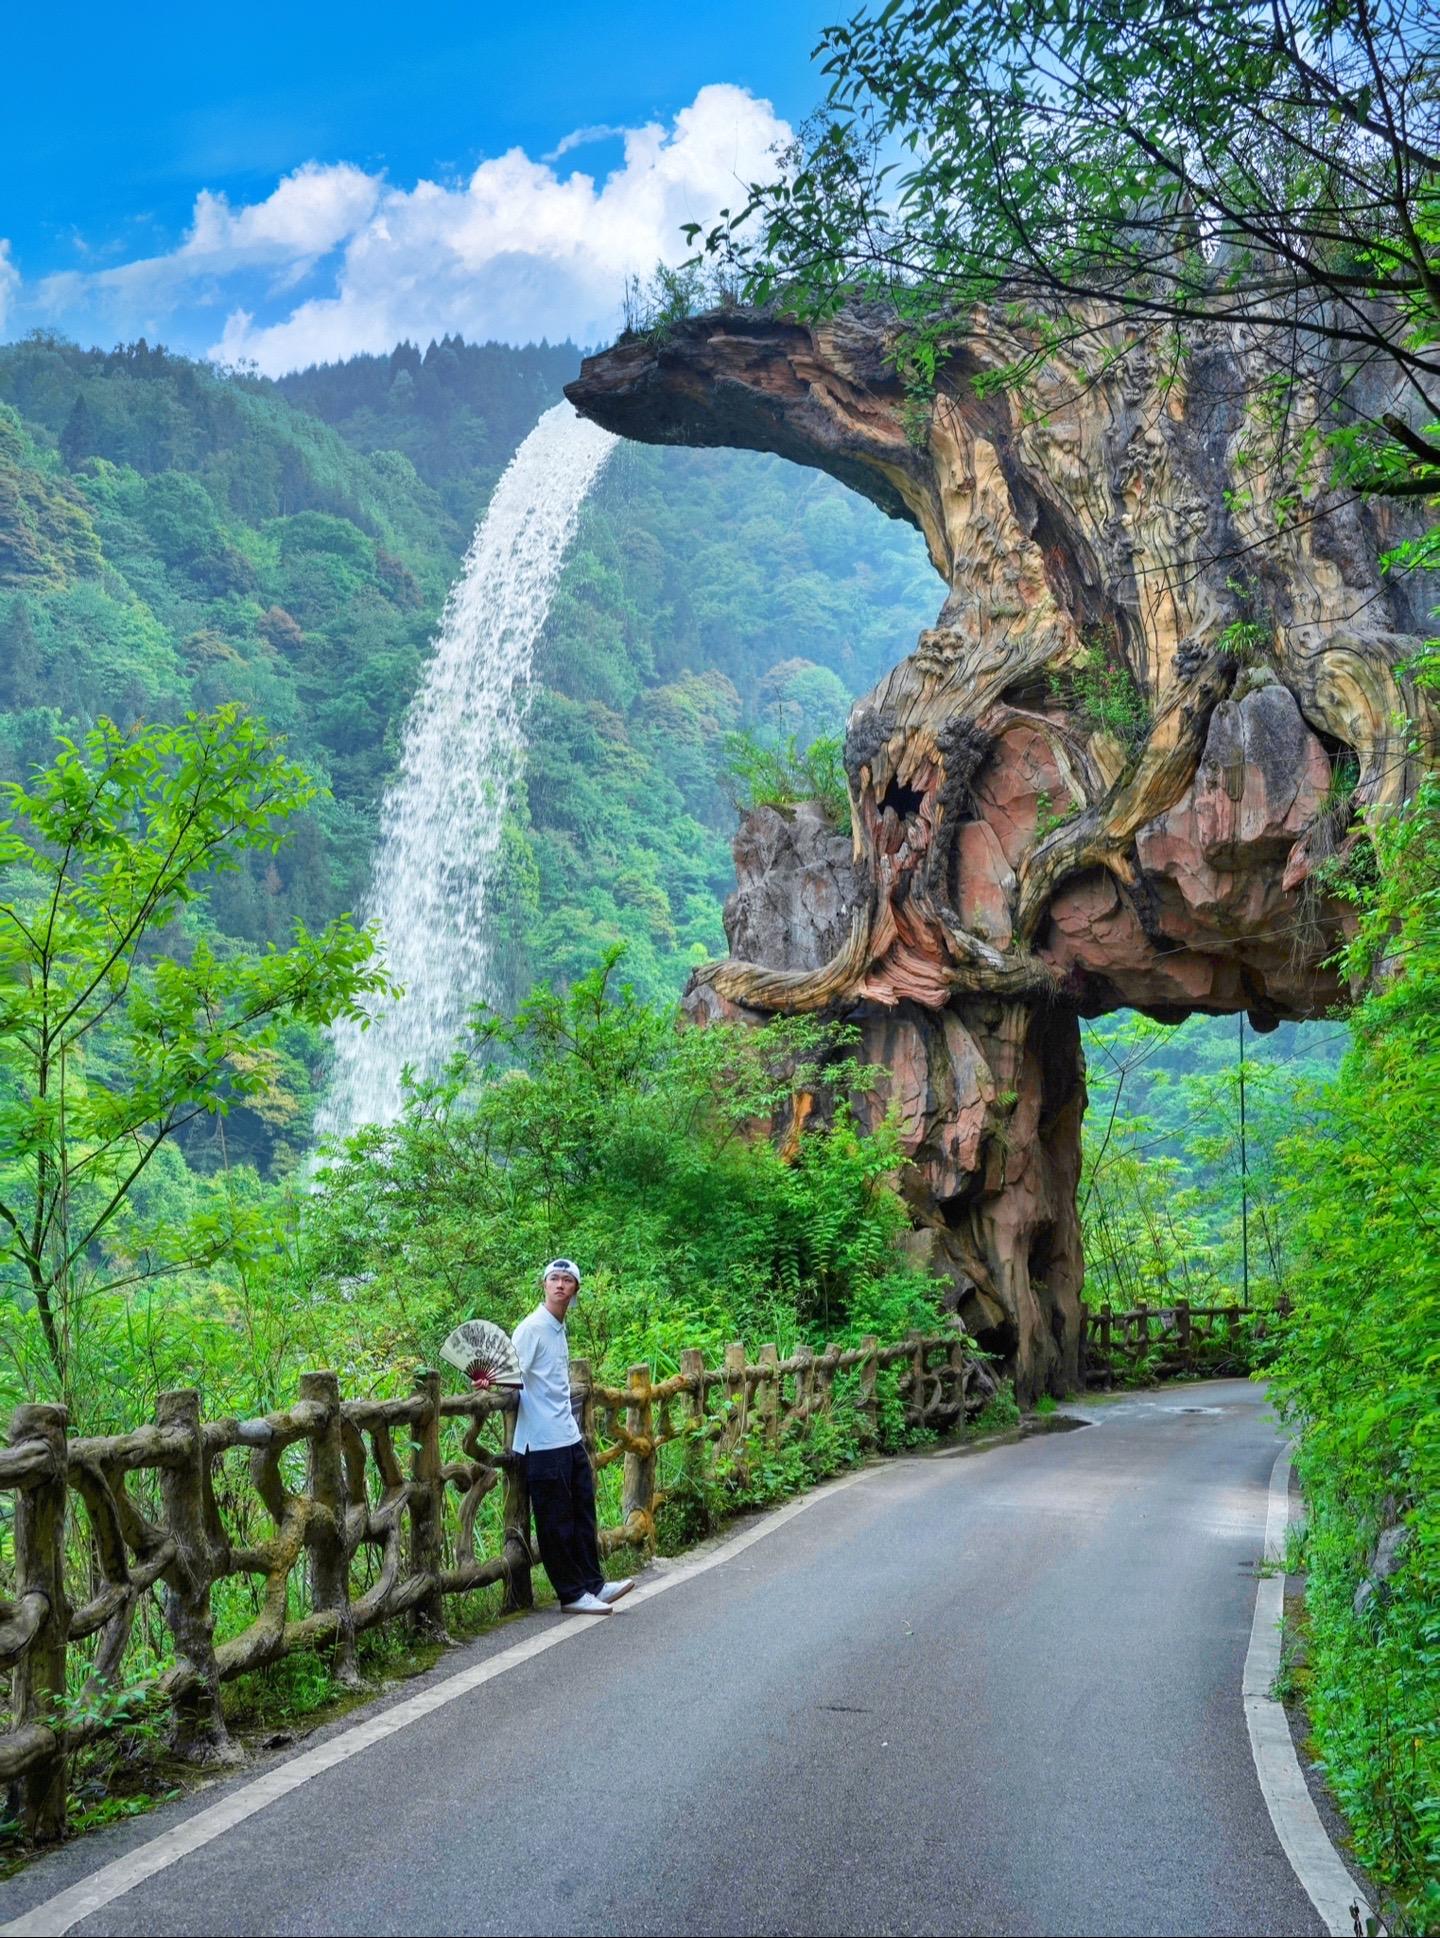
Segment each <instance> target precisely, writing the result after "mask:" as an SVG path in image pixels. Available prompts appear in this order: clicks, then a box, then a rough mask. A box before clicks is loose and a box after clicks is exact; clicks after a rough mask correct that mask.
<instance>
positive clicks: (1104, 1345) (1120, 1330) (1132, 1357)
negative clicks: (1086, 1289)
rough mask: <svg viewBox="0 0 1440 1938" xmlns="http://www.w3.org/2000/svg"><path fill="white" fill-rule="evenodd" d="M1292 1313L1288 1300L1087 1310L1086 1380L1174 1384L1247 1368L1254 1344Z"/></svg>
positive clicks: (1083, 1365) (1082, 1341)
mask: <svg viewBox="0 0 1440 1938" xmlns="http://www.w3.org/2000/svg"><path fill="white" fill-rule="evenodd" d="M1288 1309H1289V1308H1288V1307H1287V1306H1286V1305H1285V1303H1284V1302H1283V1301H1282V1302H1281V1304H1280V1305H1279V1306H1253V1305H1238V1304H1233V1303H1232V1304H1230V1305H1191V1304H1190V1302H1189V1300H1188V1299H1180V1300H1178V1301H1177V1302H1176V1304H1174V1305H1167V1306H1152V1305H1146V1304H1144V1303H1143V1302H1141V1303H1140V1304H1138V1305H1136V1306H1133V1307H1132V1308H1131V1309H1130V1310H1129V1311H1121V1312H1117V1311H1116V1310H1115V1308H1114V1307H1113V1306H1108V1305H1103V1306H1100V1307H1098V1308H1094V1309H1091V1308H1088V1307H1087V1308H1086V1309H1085V1311H1084V1312H1083V1313H1082V1315H1081V1331H1080V1371H1081V1376H1082V1377H1083V1379H1084V1380H1085V1383H1086V1384H1087V1385H1089V1386H1099V1385H1105V1384H1108V1383H1110V1382H1111V1381H1112V1380H1114V1378H1115V1377H1116V1376H1117V1375H1125V1374H1138V1373H1140V1372H1142V1371H1143V1372H1144V1373H1146V1374H1148V1375H1150V1376H1152V1377H1158V1378H1161V1379H1168V1378H1172V1377H1173V1376H1174V1375H1176V1374H1178V1373H1196V1372H1201V1371H1220V1370H1222V1369H1223V1368H1226V1367H1229V1368H1236V1369H1243V1368H1244V1366H1245V1365H1246V1364H1247V1363H1248V1353H1247V1348H1248V1346H1249V1344H1250V1342H1251V1341H1253V1340H1257V1339H1263V1338H1264V1337H1265V1336H1266V1334H1267V1332H1268V1331H1270V1330H1271V1329H1272V1328H1273V1327H1274V1325H1275V1324H1276V1323H1277V1322H1278V1321H1280V1320H1282V1319H1284V1317H1285V1315H1286V1312H1287V1311H1288Z"/></svg>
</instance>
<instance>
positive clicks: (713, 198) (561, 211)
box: [0, 83, 790, 375]
mask: <svg viewBox="0 0 1440 1938" xmlns="http://www.w3.org/2000/svg"><path fill="white" fill-rule="evenodd" d="M617 139H618V140H620V141H621V142H622V143H623V148H622V153H621V159H620V160H619V162H618V163H616V165H615V166H614V167H612V168H611V169H610V171H609V172H608V173H603V174H602V173H598V172H595V173H586V172H585V171H584V170H583V169H581V168H579V167H576V166H574V165H572V164H571V163H569V162H568V161H566V159H565V158H566V157H567V156H569V155H570V154H572V152H573V151H574V150H576V149H580V148H584V147H586V146H587V145H589V144H591V143H593V142H598V141H601V140H608V141H614V140H617ZM789 139H790V130H789V128H788V126H787V125H786V123H785V122H783V121H782V120H780V119H779V117H778V116H777V115H776V113H775V111H774V109H773V108H772V107H771V105H770V103H769V102H768V101H764V100H760V99H758V98H757V97H756V96H754V95H752V94H750V93H748V92H747V91H746V90H745V89H744V88H739V87H732V86H729V85H727V84H723V83H719V84H716V85H713V86H709V87H703V88H701V89H700V91H699V92H698V93H697V95H696V96H695V99H694V100H693V101H692V102H691V103H690V105H689V106H688V107H685V108H682V109H680V111H679V112H678V113H677V114H676V115H675V116H674V117H673V119H672V120H670V121H669V122H661V121H658V120H657V121H652V122H648V123H646V124H645V125H644V126H643V127H638V128H613V127H610V126H609V125H605V124H596V125H594V126H590V127H585V128H578V129H576V130H574V131H573V132H572V133H570V134H567V135H566V136H564V137H563V139H562V140H561V141H560V142H559V143H558V145H557V146H556V147H555V148H554V149H552V150H551V152H550V153H549V154H548V155H546V156H544V157H542V158H541V159H539V160H536V159H533V158H532V157H531V156H530V155H528V154H526V153H525V151H524V150H523V149H520V148H512V149H510V150H509V151H508V153H506V154H503V155H497V156H494V157H492V158H490V159H488V160H485V161H482V162H481V163H480V165H479V166H478V167H477V168H476V169H475V170H474V172H473V173H472V174H471V175H470V176H469V178H468V179H467V180H464V181H460V182H454V183H444V182H434V181H426V180H421V181H418V182H416V183H414V184H413V186H410V187H405V186H402V185H398V184H396V183H393V182H390V181H387V180H386V179H385V178H384V176H383V175H380V174H371V173H367V172H366V171H365V170H364V169H362V168H357V167H355V166H354V165H353V164H351V163H348V162H337V163H322V162H318V161H309V162H306V163H305V164H304V165H303V166H302V167H299V168H296V169H294V170H293V171H292V172H291V173H290V174H288V175H287V176H286V177H285V178H284V180H283V181H281V182H279V183H278V184H277V185H276V187H275V188H274V189H273V190H272V191H271V193H270V194H269V195H267V196H266V197H265V198H264V199H263V200H262V201H258V202H253V203H249V204H245V205H241V206H236V205H234V204H232V203H231V202H230V201H229V200H228V199H227V198H226V197H225V196H224V195H222V194H216V193H213V192H212V191H211V190H209V189H204V190H202V191H201V192H200V193H199V194H198V195H197V196H196V198H195V203H194V208H193V211H192V215H191V221H190V226H189V229H188V230H187V232H186V234H185V237H184V239H183V241H182V242H181V243H180V244H179V246H178V247H177V248H175V249H172V250H170V251H168V252H167V253H166V254H163V255H151V256H144V257H137V258H135V259H134V260H132V261H129V262H121V263H118V264H112V265H111V266H109V267H107V268H104V269H75V270H67V271H63V272H61V273H58V274H53V275H49V276H45V277H42V278H40V279H38V280H37V281H35V282H33V283H27V284H26V286H25V288H24V290H23V291H22V290H21V287H20V278H19V274H18V271H17V270H16V268H15V266H14V265H13V264H12V263H11V262H10V260H9V257H8V254H7V253H6V252H5V248H4V245H3V244H0V325H3V319H4V315H5V310H6V307H7V302H8V307H9V310H10V320H11V323H12V325H14V324H17V323H23V324H26V325H28V324H32V323H44V324H48V325H58V327H59V328H61V329H62V330H66V331H68V332H70V333H71V334H74V335H77V336H80V337H81V338H83V339H88V340H89V341H91V342H100V341H104V342H114V341H116V340H117V339H122V338H125V337H133V336H135V335H140V334H143V335H145V336H149V337H152V338H157V339H160V340H164V341H169V342H178V343H181V344H198V345H208V346H209V354H210V355H211V356H213V357H216V358H218V359H220V360H221V361H223V362H226V363H234V362H241V361H246V362H252V363H255V364H257V365H258V366H259V368H260V369H261V370H263V371H265V372H267V373H268V374H270V375H279V374H280V373H281V372H282V371H285V370H293V369H295V368H297V367H299V366H301V365H304V364H307V363H315V362H327V361H332V360H334V359H336V358H340V357H347V356H350V355H353V354H354V353H355V352H356V351H361V350H388V349H389V348H390V347H391V346H392V345H393V344H394V343H396V342H397V341H399V340H400V339H401V338H403V337H410V338H412V339H417V340H419V341H420V342H421V343H422V344H423V343H426V342H428V341H429V340H430V338H431V337H438V336H443V335H445V334H447V333H458V334H460V335H462V336H465V337H467V338H470V339H472V340H484V339H486V338H489V337H497V338H499V339H501V340H502V341H508V342H529V341H532V340H535V339H538V338H540V337H549V338H550V339H551V340H552V341H555V340H559V339H563V338H565V337H570V338H572V339H574V340H575V341H577V342H580V343H596V342H599V341H601V340H602V339H608V338H610V337H611V336H613V335H614V333H615V330H616V328H617V326H618V323H619V320H620V307H621V298H622V294H623V289H624V283H625V279H626V277H627V276H631V275H639V276H642V277H646V276H648V275H649V274H650V273H651V271H652V270H653V269H654V267H655V264H656V263H657V262H658V261H667V262H672V263H673V262H677V261H679V260H681V259H683V257H684V256H685V255H686V254H687V253H688V249H687V246H686V244H685V241H684V238H683V235H682V233H681V230H682V226H683V225H684V224H685V223H687V222H699V223H706V224H708V223H709V222H710V221H712V220H713V218H714V217H715V216H716V215H717V214H718V212H719V211H720V209H722V208H725V207H734V206H735V205H736V202H737V197H739V196H740V195H742V194H743V191H744V189H745V187H746V186H748V184H749V183H750V182H751V181H753V180H755V179H756V178H757V177H758V176H762V175H768V174H769V173H770V172H772V170H773V167H774V161H773V157H772V155H771V153H770V151H771V150H772V149H773V148H774V147H775V146H776V145H777V144H783V143H786V142H788V141H789ZM22 298H23V300H22ZM217 311H218V312H222V313H223V314H224V316H225V322H224V326H223V330H222V332H221V334H220V337H219V340H218V342H217V341H216V340H215V330H216V325H215V317H216V313H217Z"/></svg>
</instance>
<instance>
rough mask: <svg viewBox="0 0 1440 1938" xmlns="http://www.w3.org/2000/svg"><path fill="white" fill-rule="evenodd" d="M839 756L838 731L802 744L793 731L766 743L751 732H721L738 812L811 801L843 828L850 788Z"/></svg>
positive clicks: (847, 825) (842, 830)
mask: <svg viewBox="0 0 1440 1938" xmlns="http://www.w3.org/2000/svg"><path fill="white" fill-rule="evenodd" d="M844 756H845V747H844V742H843V741H842V740H841V739H840V738H839V736H838V735H831V734H821V735H820V736H819V737H818V738H816V739H815V740H812V741H811V742H810V744H809V746H808V747H802V746H801V745H800V740H799V736H798V735H796V734H793V733H792V734H787V735H786V736H785V738H784V739H783V740H781V741H778V742H774V743H768V744H767V743H766V742H765V741H762V740H760V739H758V738H757V737H756V736H755V735H754V734H752V733H732V734H727V735H726V736H725V765H726V769H727V771H728V772H729V774H730V776H731V778H732V780H733V781H734V784H735V785H734V795H735V805H736V807H737V808H739V809H740V811H741V813H748V812H749V810H750V809H751V808H758V807H795V806H798V804H799V803H800V802H801V801H815V802H818V804H819V806H820V809H821V812H822V813H823V814H824V816H825V819H826V820H827V821H828V822H829V823H830V824H831V826H832V827H834V828H835V829H837V830H838V831H839V832H840V833H841V834H849V832H850V789H849V786H848V784H847V782H846V779H845V758H844Z"/></svg>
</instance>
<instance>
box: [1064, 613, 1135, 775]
mask: <svg viewBox="0 0 1440 1938" xmlns="http://www.w3.org/2000/svg"><path fill="white" fill-rule="evenodd" d="M1050 692H1051V695H1052V697H1053V698H1055V699H1057V700H1058V701H1059V702H1060V704H1061V705H1062V706H1065V707H1068V708H1071V709H1072V710H1073V711H1074V712H1076V713H1078V714H1079V715H1080V717H1081V719H1082V720H1084V721H1086V722H1087V723H1088V725H1089V726H1091V727H1092V728H1094V729H1095V730H1096V731H1097V732H1099V733H1108V734H1113V735H1114V736H1115V738H1116V739H1117V740H1118V741H1119V742H1120V743H1121V745H1122V746H1123V747H1125V748H1126V749H1127V750H1128V751H1129V752H1130V753H1131V754H1135V753H1138V752H1139V750H1140V748H1141V747H1142V746H1143V745H1144V742H1145V737H1146V735H1147V734H1148V733H1149V731H1150V727H1151V719H1150V711H1149V709H1148V707H1147V706H1146V705H1145V699H1144V695H1143V694H1142V693H1141V691H1140V688H1139V686H1138V685H1137V684H1136V681H1135V676H1134V674H1133V673H1132V672H1131V671H1130V668H1129V667H1128V666H1127V665H1126V664H1125V661H1124V658H1123V656H1122V654H1121V651H1120V640H1119V635H1118V633H1117V631H1116V629H1115V627H1114V625H1113V623H1112V624H1109V625H1105V626H1093V627H1090V628H1089V629H1088V630H1087V631H1086V632H1085V634H1084V635H1083V646H1082V650H1081V652H1080V654H1079V655H1078V657H1077V658H1076V659H1075V661H1074V662H1073V663H1072V665H1071V666H1070V667H1069V668H1068V669H1067V671H1065V672H1064V673H1055V674H1052V675H1051V676H1050Z"/></svg>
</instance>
